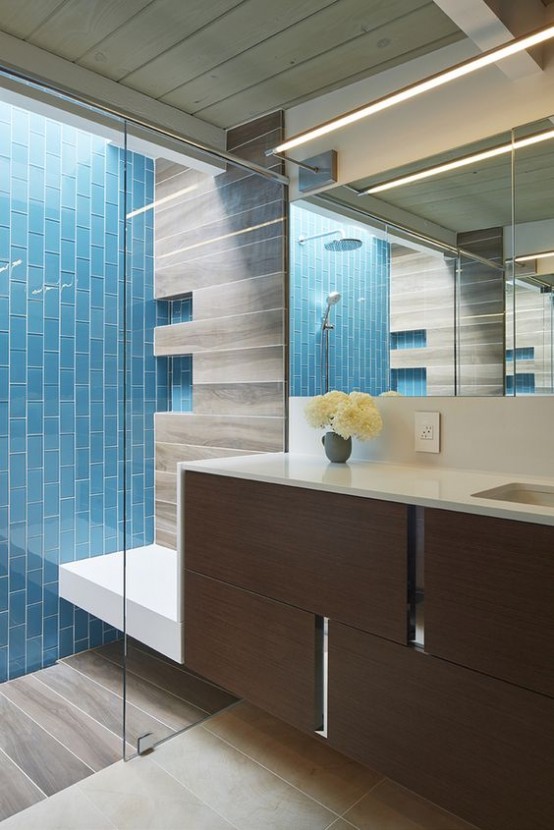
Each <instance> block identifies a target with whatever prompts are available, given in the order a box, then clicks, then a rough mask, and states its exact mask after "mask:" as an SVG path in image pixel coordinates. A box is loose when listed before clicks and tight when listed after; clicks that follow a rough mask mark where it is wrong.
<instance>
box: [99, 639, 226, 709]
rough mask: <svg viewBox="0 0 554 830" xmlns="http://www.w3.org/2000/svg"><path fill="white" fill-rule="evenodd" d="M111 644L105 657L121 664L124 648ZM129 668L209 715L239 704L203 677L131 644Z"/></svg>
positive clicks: (127, 664)
mask: <svg viewBox="0 0 554 830" xmlns="http://www.w3.org/2000/svg"><path fill="white" fill-rule="evenodd" d="M109 645H110V646H113V648H110V647H109V646H103V647H102V651H101V653H102V655H103V656H104V657H107V658H108V659H113V660H115V661H116V662H118V663H120V664H121V661H122V657H121V647H120V646H118V645H117V644H115V643H110V644H109ZM126 667H127V671H129V672H131V673H132V674H136V675H138V676H139V677H142V678H143V679H144V680H147V681H149V682H150V683H153V684H154V685H155V686H159V687H161V688H162V689H166V690H167V691H168V692H171V693H172V694H174V695H176V696H177V697H180V698H182V699H183V700H187V701H188V702H189V703H192V705H193V706H198V707H199V708H200V709H203V710H204V711H205V712H209V713H210V714H211V713H213V712H218V711H219V710H220V709H223V708H224V707H225V706H229V705H230V704H231V703H234V702H235V701H236V697H233V696H232V695H230V694H229V693H228V692H225V691H223V689H220V688H218V687H217V686H212V684H211V683H206V682H205V681H204V680H202V679H201V678H200V677H198V676H196V675H192V674H189V673H188V672H186V671H182V670H181V669H179V668H176V667H175V666H173V665H171V663H168V662H166V661H165V660H158V659H157V658H155V657H152V656H151V655H150V654H147V653H146V652H145V651H141V650H140V649H138V648H135V647H134V646H132V645H129V650H128V653H127V660H126Z"/></svg>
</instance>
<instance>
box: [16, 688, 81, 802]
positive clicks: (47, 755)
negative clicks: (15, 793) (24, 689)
mask: <svg viewBox="0 0 554 830" xmlns="http://www.w3.org/2000/svg"><path fill="white" fill-rule="evenodd" d="M0 748H1V749H3V750H4V752H5V753H6V755H7V756H8V757H9V758H11V759H12V760H13V761H14V762H15V763H16V764H17V766H18V767H20V769H22V770H23V772H25V773H26V774H27V775H28V776H29V778H30V779H31V780H32V781H34V783H35V784H36V785H37V787H39V788H40V789H41V790H42V791H43V792H44V793H46V795H52V794H53V793H56V792H58V791H59V790H62V789H64V788H65V787H69V786H71V784H75V783H76V782H77V781H80V780H81V779H82V778H85V777H86V776H87V775H90V774H91V773H92V769H91V768H90V767H89V766H87V765H86V764H84V763H83V762H82V761H81V760H79V758H77V757H76V756H75V755H73V753H71V752H70V751H69V750H68V749H66V748H65V747H64V746H62V745H61V744H60V743H59V742H58V741H57V740H56V739H55V738H53V737H52V736H51V735H49V734H48V733H47V732H46V731H45V730H44V729H42V728H41V727H40V726H39V725H38V724H36V723H35V722H34V721H33V720H32V719H31V718H30V717H29V716H28V715H26V714H25V713H24V712H22V711H21V709H19V708H18V707H17V706H15V705H14V704H13V703H12V702H11V701H10V700H8V698H7V697H5V696H4V695H3V694H0Z"/></svg>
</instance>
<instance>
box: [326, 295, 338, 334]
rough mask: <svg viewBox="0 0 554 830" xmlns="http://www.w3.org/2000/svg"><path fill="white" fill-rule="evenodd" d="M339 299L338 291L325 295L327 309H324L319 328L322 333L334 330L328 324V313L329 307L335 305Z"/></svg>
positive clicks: (330, 324)
mask: <svg viewBox="0 0 554 830" xmlns="http://www.w3.org/2000/svg"><path fill="white" fill-rule="evenodd" d="M340 298H341V294H340V293H339V292H338V291H331V292H330V293H329V294H328V295H327V308H326V309H325V314H324V315H323V322H322V324H321V327H322V329H323V331H328V330H329V329H333V328H335V327H334V326H333V325H332V323H330V322H329V312H330V311H331V306H334V305H336V304H337V303H338V302H339V300H340Z"/></svg>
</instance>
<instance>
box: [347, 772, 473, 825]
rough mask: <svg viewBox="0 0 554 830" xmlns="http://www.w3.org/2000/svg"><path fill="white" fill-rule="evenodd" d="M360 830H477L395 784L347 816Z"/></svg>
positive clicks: (379, 789)
mask: <svg viewBox="0 0 554 830" xmlns="http://www.w3.org/2000/svg"><path fill="white" fill-rule="evenodd" d="M345 818H346V819H348V821H350V822H351V823H352V824H353V825H354V826H355V827H356V828H358V830H476V828H475V827H474V825H471V824H467V823H466V822H465V821H462V819H460V818H457V817H456V816H453V815H452V813H447V812H446V811H444V810H441V808H440V807H437V806H436V805H435V804H432V803H431V802H430V801H426V800H425V799H424V798H420V797H419V796H418V795H416V794H415V793H413V792H411V791H410V790H406V789H405V788H404V787H401V786H400V784H396V783H395V782H394V781H389V780H386V781H383V782H382V783H381V784H378V785H377V787H375V789H373V790H372V791H371V792H370V793H369V794H368V795H366V796H365V797H364V798H362V800H361V801H360V802H358V804H356V805H355V806H354V807H353V808H352V809H351V810H349V811H348V812H347V813H346V814H345Z"/></svg>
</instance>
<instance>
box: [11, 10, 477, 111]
mask: <svg viewBox="0 0 554 830" xmlns="http://www.w3.org/2000/svg"><path fill="white" fill-rule="evenodd" d="M0 30H2V31H4V32H6V33H7V34H10V35H13V36H15V37H18V38H20V39H21V40H24V41H27V42H28V43H31V44H34V45H36V46H38V47H40V48H42V49H45V50H47V51H49V52H52V53H54V54H56V55H59V56H60V57H63V58H66V59H67V60H69V61H73V62H75V63H76V64H78V65H79V66H83V67H86V68H88V69H91V70H93V71H94V72H97V73H98V74H100V75H103V76H106V77H107V78H110V79H112V80H115V81H117V82H119V83H121V84H122V85H124V86H127V87H130V88H132V89H135V90H138V91H140V92H143V93H145V94H147V95H150V96H152V97H153V98H156V99H159V100H161V101H163V102H165V103H167V104H171V105H172V106H174V107H177V108H179V109H182V110H184V111H185V112H187V113H190V114H193V115H197V116H198V117H199V118H202V119H204V120H205V121H208V122H210V123H212V124H215V125H217V126H221V127H232V126H234V125H236V124H239V123H242V122H245V121H248V120H250V119H251V118H254V117H256V116H259V115H261V114H263V113H266V112H270V111H272V110H275V109H280V108H284V109H286V108H288V107H290V106H292V105H293V104H297V103H300V102H302V101H305V100H307V99H309V98H313V97H316V96H318V95H321V94H322V93H324V92H327V91H329V90H331V89H335V88H337V87H340V86H343V85H344V84H346V83H350V82H352V81H355V80H358V79H361V78H365V77H368V76H370V75H372V74H375V73H378V72H381V71H383V70H384V69H387V68H389V67H391V66H395V65H397V64H400V63H403V62H405V61H408V60H411V59H412V58H414V57H416V56H418V55H421V54H425V53H428V52H432V51H433V50H435V49H438V48H440V47H442V46H445V45H447V44H449V43H452V42H454V41H456V40H459V39H461V38H463V37H464V35H463V33H462V32H461V31H460V30H459V29H458V28H457V27H456V26H455V25H454V23H453V22H452V21H451V20H450V18H448V17H447V16H446V15H445V14H444V13H443V12H442V11H441V10H440V9H439V8H438V6H436V5H435V3H433V2H430V0H40V2H37V0H18V2H14V0H0Z"/></svg>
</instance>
